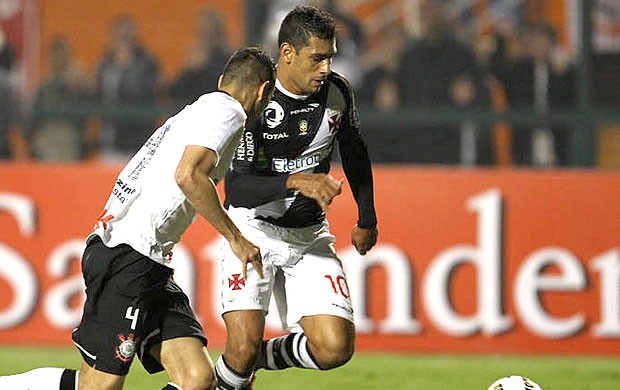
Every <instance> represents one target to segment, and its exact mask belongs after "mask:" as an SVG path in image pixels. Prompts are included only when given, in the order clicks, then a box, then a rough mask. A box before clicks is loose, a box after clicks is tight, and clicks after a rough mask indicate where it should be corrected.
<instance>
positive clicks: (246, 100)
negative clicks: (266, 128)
mask: <svg viewBox="0 0 620 390" xmlns="http://www.w3.org/2000/svg"><path fill="white" fill-rule="evenodd" d="M274 81H275V67H274V64H273V61H272V60H271V59H270V58H269V56H268V55H267V54H266V53H265V52H264V51H262V50H260V49H256V48H246V49H242V50H239V51H238V52H236V53H235V54H233V56H232V57H231V58H230V59H229V61H228V63H227V64H226V66H225V68H224V71H223V74H222V76H221V77H220V82H219V90H218V91H217V92H213V93H209V94H205V95H203V96H201V97H200V98H199V99H198V100H196V101H195V102H194V103H192V104H190V105H188V106H186V107H185V108H184V109H183V110H182V111H180V112H179V113H178V114H176V115H174V116H173V117H171V118H170V119H168V120H167V121H166V123H165V124H164V125H163V126H162V127H160V128H159V129H157V130H156V131H155V132H154V133H153V135H152V136H151V137H150V138H149V140H148V141H147V142H146V143H145V144H144V145H143V146H142V148H141V149H140V150H139V151H138V152H137V153H136V154H135V155H134V157H133V158H132V159H131V160H130V161H129V163H128V164H127V165H126V166H125V167H124V168H123V170H122V171H121V173H120V175H119V176H118V178H117V180H116V182H115V183H114V186H113V189H112V193H111V194H110V196H109V198H108V201H107V202H106V204H105V206H104V210H103V212H102V213H101V216H100V217H99V219H98V220H97V223H96V224H95V227H94V231H93V233H91V234H90V235H89V236H88V238H87V246H86V249H85V251H84V256H83V258H82V273H83V276H84V281H85V284H86V302H85V304H84V313H83V316H82V321H81V323H80V325H79V326H78V327H77V328H76V329H75V330H74V332H73V337H72V338H73V341H74V343H75V345H76V347H77V348H78V350H79V352H80V353H81V354H82V357H83V359H84V362H83V364H82V366H81V368H80V369H79V371H78V372H77V374H76V372H75V371H73V370H65V369H61V368H40V369H35V370H32V371H29V372H27V373H24V374H19V375H12V376H7V377H0V389H7V390H8V389H11V390H26V389H28V390H43V389H45V390H55V389H60V390H74V389H97V390H117V389H121V388H122V387H123V382H124V378H125V376H126V375H127V372H128V371H129V367H130V365H131V363H132V361H133V358H134V356H135V355H137V356H138V358H139V359H140V360H141V362H142V365H143V366H144V368H145V369H146V370H147V371H148V372H149V373H155V372H158V371H161V370H164V369H165V370H166V371H167V373H168V375H169V377H170V379H171V382H170V383H168V385H166V387H165V389H184V390H194V389H197V390H198V389H199V390H204V389H213V388H215V386H216V380H215V371H214V366H213V362H212V361H211V358H210V357H209V354H208V353H207V349H206V346H207V339H206V337H205V334H204V332H203V329H202V326H201V325H200V323H199V322H198V320H197V319H196V316H195V314H194V312H193V310H192V308H191V307H190V304H189V300H188V297H187V296H186V295H185V294H184V293H183V291H181V289H180V288H179V286H178V285H177V284H176V283H175V282H174V280H173V278H172V275H173V272H174V271H173V267H174V256H173V254H172V251H173V247H174V245H175V244H176V243H177V242H178V241H179V240H180V239H181V236H182V235H183V233H184V232H185V230H186V228H187V227H188V226H189V225H190V224H191V223H192V222H193V220H194V218H195V216H196V214H200V215H201V216H202V217H204V218H205V219H206V220H207V221H209V223H211V225H213V227H214V228H215V229H217V230H218V231H219V232H220V233H221V234H222V235H223V236H224V237H225V238H226V242H228V243H229V245H230V248H231V249H232V251H233V252H234V253H235V256H237V260H236V261H237V262H238V263H239V264H240V265H241V269H242V271H241V272H242V274H243V275H245V267H246V266H247V264H251V265H252V270H253V272H257V273H261V274H262V271H261V268H262V266H261V255H260V249H259V248H258V247H257V246H256V245H254V244H253V243H252V242H250V241H249V240H248V239H247V238H246V237H245V236H244V235H243V234H242V233H241V232H240V231H239V229H238V228H237V227H236V226H235V224H234V223H233V222H232V221H231V219H230V218H229V217H228V215H227V213H226V211H225V210H224V208H223V206H222V204H221V203H220V199H219V198H218V195H217V192H216V189H215V185H216V184H217V183H218V182H219V181H220V180H221V179H222V178H223V177H224V175H225V173H226V171H227V170H228V168H229V166H230V161H231V158H232V156H233V153H234V152H235V151H236V149H237V146H238V145H239V140H240V137H241V135H242V132H243V129H244V126H245V122H246V119H247V120H248V121H251V120H252V119H253V118H256V117H257V116H258V115H260V113H261V112H262V111H263V109H264V108H265V106H266V103H267V102H268V101H269V99H270V96H271V93H272V91H273V88H274ZM239 260H241V261H239Z"/></svg>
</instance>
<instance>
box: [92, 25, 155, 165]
mask: <svg viewBox="0 0 620 390" xmlns="http://www.w3.org/2000/svg"><path fill="white" fill-rule="evenodd" d="M158 82H159V64H158V63H157V61H156V59H155V58H154V57H153V56H152V55H151V54H150V53H149V52H148V51H147V50H146V48H144V47H143V46H142V45H141V43H140V42H139V41H138V32H137V26H136V23H135V20H134V19H133V18H131V17H130V16H119V17H117V18H116V19H115V20H114V21H113V23H112V25H111V28H110V42H109V47H108V49H107V51H106V53H105V54H104V56H103V59H102V60H101V62H100V63H99V65H98V68H97V92H98V97H99V99H100V100H101V102H102V103H103V104H104V105H105V106H108V107H115V108H145V107H147V105H150V104H153V103H154V101H155V97H156V90H157V86H158ZM152 127H153V124H152V123H149V122H148V121H145V120H144V119H143V118H141V117H140V115H136V116H135V117H134V118H131V117H129V118H126V119H123V120H122V121H120V120H119V121H106V122H105V123H104V125H103V128H102V133H101V145H100V146H101V148H102V150H101V152H102V157H103V158H104V160H106V161H110V162H122V161H126V160H127V159H129V158H130V157H131V156H132V155H133V154H134V153H135V152H136V150H138V148H139V147H140V146H141V145H142V144H143V143H144V141H146V138H147V137H148V135H149V134H150V132H151V129H152Z"/></svg>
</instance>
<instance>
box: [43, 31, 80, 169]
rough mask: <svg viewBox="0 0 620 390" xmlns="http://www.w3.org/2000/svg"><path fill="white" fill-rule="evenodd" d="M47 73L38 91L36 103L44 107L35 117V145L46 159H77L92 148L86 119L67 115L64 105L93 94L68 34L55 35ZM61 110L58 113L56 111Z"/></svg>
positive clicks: (69, 105)
mask: <svg viewBox="0 0 620 390" xmlns="http://www.w3.org/2000/svg"><path fill="white" fill-rule="evenodd" d="M48 50H49V53H48V58H49V64H48V76H47V79H46V80H45V82H44V83H43V84H42V85H41V87H40V88H39V90H38V91H37V96H36V101H35V107H36V108H37V109H39V110H41V109H42V110H44V111H45V117H44V119H38V118H35V121H34V123H33V128H32V149H33V154H34V156H35V157H36V158H39V159H41V160H44V161H76V160H80V159H82V158H83V157H84V156H85V154H86V152H87V151H88V150H89V149H90V146H89V145H86V142H85V137H84V120H83V119H80V118H79V117H78V118H76V117H75V116H74V115H72V116H71V117H68V116H67V113H63V112H62V109H63V108H65V107H69V108H70V107H71V106H72V105H73V106H75V105H77V104H79V103H83V102H84V101H85V100H86V99H88V98H90V90H89V85H88V80H87V78H86V75H85V74H84V72H83V71H82V69H80V67H79V66H78V65H77V64H76V63H75V61H74V60H73V55H72V53H71V49H70V48H69V46H68V43H67V41H66V39H65V37H62V36H57V37H55V38H54V39H53V40H52V42H51V43H50V46H49V48H48ZM55 112H59V115H58V116H55V115H54V113H55Z"/></svg>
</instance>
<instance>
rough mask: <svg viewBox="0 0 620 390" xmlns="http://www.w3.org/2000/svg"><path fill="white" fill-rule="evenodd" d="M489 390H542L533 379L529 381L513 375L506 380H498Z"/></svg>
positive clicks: (505, 378)
mask: <svg viewBox="0 0 620 390" xmlns="http://www.w3.org/2000/svg"><path fill="white" fill-rule="evenodd" d="M488 390H542V389H541V387H540V386H539V385H537V384H536V383H535V382H534V381H532V380H531V379H528V378H526V377H524V376H519V375H512V376H506V377H504V378H501V379H498V380H496V381H495V382H493V384H492V385H491V386H489V389H488Z"/></svg>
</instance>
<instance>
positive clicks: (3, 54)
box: [0, 26, 15, 71]
mask: <svg viewBox="0 0 620 390" xmlns="http://www.w3.org/2000/svg"><path fill="white" fill-rule="evenodd" d="M14 63H15V53H14V50H13V47H12V46H11V45H10V44H9V42H8V40H7V39H6V36H5V35H4V31H2V26H0V69H4V70H5V71H10V70H11V69H12V68H13V64H14Z"/></svg>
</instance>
